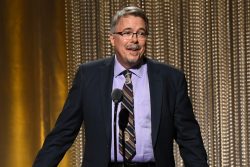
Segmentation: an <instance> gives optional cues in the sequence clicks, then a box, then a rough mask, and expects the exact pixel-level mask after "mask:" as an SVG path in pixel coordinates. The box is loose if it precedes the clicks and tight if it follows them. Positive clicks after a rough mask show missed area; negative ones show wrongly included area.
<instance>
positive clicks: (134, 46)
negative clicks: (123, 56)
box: [126, 44, 141, 51]
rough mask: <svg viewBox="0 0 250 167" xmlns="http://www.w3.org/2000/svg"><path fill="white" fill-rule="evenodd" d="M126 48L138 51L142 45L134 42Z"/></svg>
mask: <svg viewBox="0 0 250 167" xmlns="http://www.w3.org/2000/svg"><path fill="white" fill-rule="evenodd" d="M126 49H128V50H132V51H137V50H140V49H141V46H140V45H137V44H132V45H127V46H126Z"/></svg>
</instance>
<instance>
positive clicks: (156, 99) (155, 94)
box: [147, 60, 162, 147]
mask: <svg viewBox="0 0 250 167" xmlns="http://www.w3.org/2000/svg"><path fill="white" fill-rule="evenodd" d="M147 61H148V79H149V90H150V99H151V126H152V144H153V147H154V146H155V143H156V138H157V133H158V129H159V123H160V115H161V107H162V79H161V77H160V71H159V70H158V69H157V67H156V65H155V64H154V62H153V61H151V60H147Z"/></svg>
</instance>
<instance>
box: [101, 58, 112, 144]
mask: <svg viewBox="0 0 250 167" xmlns="http://www.w3.org/2000/svg"><path fill="white" fill-rule="evenodd" d="M99 74H100V82H99V83H100V96H101V98H100V99H101V105H102V109H103V112H102V114H103V118H104V123H105V129H106V135H107V139H108V141H109V142H111V122H112V99H111V92H112V84H113V75H114V57H112V58H109V59H106V60H105V62H104V65H103V66H101V67H100V68H99Z"/></svg>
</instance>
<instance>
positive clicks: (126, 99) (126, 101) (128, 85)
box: [119, 70, 136, 161]
mask: <svg viewBox="0 0 250 167" xmlns="http://www.w3.org/2000/svg"><path fill="white" fill-rule="evenodd" d="M131 75H132V73H131V72H130V71H129V70H126V71H125V72H124V76H125V79H126V80H125V84H124V86H123V90H122V91H123V100H122V103H121V110H124V109H126V110H127V111H128V113H129V114H128V124H127V127H126V128H125V130H124V139H125V143H124V146H125V148H124V151H125V159H126V160H127V161H130V160H132V159H133V157H134V156H135V154H136V149H135V142H136V140H135V123H134V97H133V85H132V81H131ZM122 146H123V145H122V131H121V130H120V131H119V152H120V154H121V155H123V147H122Z"/></svg>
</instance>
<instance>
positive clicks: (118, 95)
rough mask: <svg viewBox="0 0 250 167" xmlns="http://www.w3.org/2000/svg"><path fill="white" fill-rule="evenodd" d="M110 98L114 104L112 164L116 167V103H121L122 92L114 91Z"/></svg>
mask: <svg viewBox="0 0 250 167" xmlns="http://www.w3.org/2000/svg"><path fill="white" fill-rule="evenodd" d="M111 98H112V100H113V102H114V103H115V108H114V125H113V128H114V163H115V167H117V138H116V134H117V133H116V127H117V126H116V118H117V108H118V103H119V102H121V101H122V98H123V92H122V90H121V89H114V90H113V91H112V93H111Z"/></svg>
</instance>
